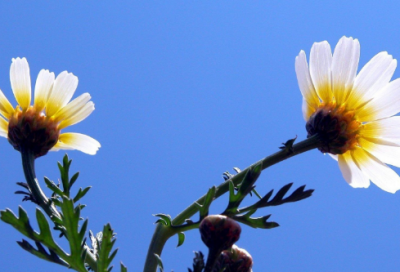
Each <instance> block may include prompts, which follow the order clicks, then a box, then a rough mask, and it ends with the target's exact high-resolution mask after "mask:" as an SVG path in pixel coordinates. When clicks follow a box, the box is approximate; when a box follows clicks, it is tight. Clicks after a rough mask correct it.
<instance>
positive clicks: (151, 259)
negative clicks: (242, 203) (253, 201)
mask: <svg viewBox="0 0 400 272" xmlns="http://www.w3.org/2000/svg"><path fill="white" fill-rule="evenodd" d="M288 142H289V141H288ZM288 142H286V143H288ZM292 144H293V142H291V143H289V144H285V148H283V149H282V150H281V151H278V152H276V153H274V154H272V155H270V156H268V157H265V158H264V159H262V160H260V161H258V162H256V163H254V164H252V165H250V166H249V167H247V168H246V169H245V170H243V171H242V172H240V173H238V174H237V175H235V176H233V177H230V178H229V179H228V180H226V181H225V182H223V183H221V184H220V185H219V186H218V187H216V193H215V199H217V198H218V197H220V196H221V195H223V194H225V193H226V192H227V191H228V190H229V182H230V181H231V182H233V184H234V185H238V183H239V182H240V181H241V180H242V179H243V177H244V175H245V174H246V173H247V170H249V169H250V168H251V167H253V166H254V165H256V164H259V163H261V164H262V170H264V169H266V168H268V167H270V166H272V165H274V164H277V163H279V162H281V161H284V160H286V159H288V158H291V157H294V156H296V155H299V154H301V153H304V152H306V151H309V150H312V149H314V148H317V147H318V146H319V136H318V134H316V135H314V136H312V137H310V138H308V139H306V140H303V141H301V142H299V143H297V144H295V145H292ZM205 198H206V195H204V196H202V197H201V198H199V199H198V200H196V202H197V203H200V204H202V203H204V200H205ZM196 202H195V203H193V204H191V205H189V206H188V207H187V208H186V209H185V210H184V211H182V212H181V213H180V214H178V215H177V216H176V217H175V218H174V219H173V220H172V224H173V225H180V224H182V223H183V222H185V220H186V219H188V218H190V217H192V216H193V215H194V214H195V213H196V212H198V211H199V206H198V205H197V204H196ZM176 233H177V232H176V231H174V230H173V229H172V228H171V227H167V226H164V225H163V224H162V223H158V224H157V227H156V229H155V231H154V235H153V238H152V240H151V242H150V246H149V250H148V252H147V257H146V263H145V267H144V270H143V271H144V272H156V271H157V259H156V258H155V256H154V254H157V255H159V256H161V253H162V250H163V247H164V244H165V243H166V241H167V240H168V239H169V238H170V237H172V236H173V235H175V234H176Z"/></svg>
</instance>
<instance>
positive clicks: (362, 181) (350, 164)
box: [338, 151, 369, 188]
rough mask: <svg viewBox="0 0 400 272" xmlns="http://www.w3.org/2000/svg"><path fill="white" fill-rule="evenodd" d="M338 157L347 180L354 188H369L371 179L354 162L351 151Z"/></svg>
mask: <svg viewBox="0 0 400 272" xmlns="http://www.w3.org/2000/svg"><path fill="white" fill-rule="evenodd" d="M338 157H339V158H338V162H339V168H340V171H341V172H342V175H343V178H344V179H345V180H346V182H347V183H348V184H349V185H350V186H352V187H354V188H368V187H369V179H368V178H367V177H366V176H365V175H364V174H363V172H362V171H361V170H360V168H359V167H358V166H357V164H356V163H355V162H354V160H353V158H352V156H351V153H350V151H348V152H346V153H344V154H342V155H339V156H338Z"/></svg>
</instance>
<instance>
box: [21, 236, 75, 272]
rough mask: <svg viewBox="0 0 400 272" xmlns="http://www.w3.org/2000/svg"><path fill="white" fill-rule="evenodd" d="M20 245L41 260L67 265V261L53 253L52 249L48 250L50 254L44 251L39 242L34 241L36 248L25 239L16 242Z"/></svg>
mask: <svg viewBox="0 0 400 272" xmlns="http://www.w3.org/2000/svg"><path fill="white" fill-rule="evenodd" d="M17 243H18V245H19V246H20V247H22V248H23V249H24V250H26V251H28V252H29V253H31V254H33V255H35V256H36V257H39V258H41V259H43V260H46V261H49V262H52V263H56V264H59V265H62V266H66V267H69V265H68V263H66V262H65V261H64V260H62V259H60V258H59V257H58V255H57V254H55V253H54V251H52V250H50V254H49V253H47V252H46V250H45V249H44V247H43V246H42V244H41V243H39V242H35V243H36V246H37V248H38V249H35V248H34V247H33V246H32V245H31V244H29V243H28V242H27V241H26V240H22V241H21V242H19V241H18V242H17Z"/></svg>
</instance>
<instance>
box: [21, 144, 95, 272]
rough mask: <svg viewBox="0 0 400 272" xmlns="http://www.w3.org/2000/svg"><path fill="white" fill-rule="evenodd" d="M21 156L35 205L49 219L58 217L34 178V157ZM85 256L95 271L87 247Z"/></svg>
mask: <svg viewBox="0 0 400 272" xmlns="http://www.w3.org/2000/svg"><path fill="white" fill-rule="evenodd" d="M21 156H22V167H23V169H24V174H25V180H26V182H27V183H28V186H29V190H30V192H31V194H32V196H33V198H34V200H35V201H36V203H37V204H38V205H39V206H40V207H41V208H42V209H43V210H44V211H45V212H46V214H47V215H48V216H49V217H50V219H51V218H53V217H58V218H61V217H60V213H59V212H58V211H57V209H56V207H55V206H54V205H53V204H51V203H50V202H49V199H48V198H47V197H46V195H45V194H44V193H43V191H42V189H41V188H40V185H39V182H38V180H37V178H36V173H35V156H34V155H33V153H32V152H30V151H29V150H28V151H26V150H23V151H21ZM85 248H86V251H87V254H86V258H85V262H86V263H87V264H88V265H89V266H90V267H91V268H92V270H93V271H97V263H96V258H95V256H94V255H93V254H92V253H91V252H90V251H89V247H88V246H87V245H85Z"/></svg>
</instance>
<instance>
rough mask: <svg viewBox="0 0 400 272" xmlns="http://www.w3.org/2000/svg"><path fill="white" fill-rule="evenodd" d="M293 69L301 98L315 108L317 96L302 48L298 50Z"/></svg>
mask: <svg viewBox="0 0 400 272" xmlns="http://www.w3.org/2000/svg"><path fill="white" fill-rule="evenodd" d="M295 69H296V76H297V82H298V83H299V88H300V91H301V93H302V95H303V98H304V99H305V100H306V101H307V103H308V104H309V105H311V106H312V107H314V108H316V107H318V105H319V98H318V95H317V93H316V92H315V89H314V85H313V83H312V81H311V76H310V71H309V69H308V65H307V59H306V54H305V53H304V51H303V50H301V51H300V53H299V55H298V56H297V57H296V60H295Z"/></svg>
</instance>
